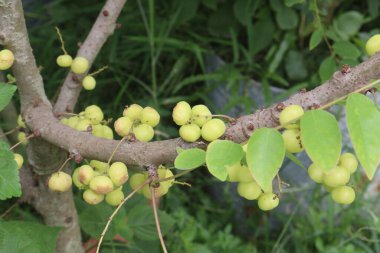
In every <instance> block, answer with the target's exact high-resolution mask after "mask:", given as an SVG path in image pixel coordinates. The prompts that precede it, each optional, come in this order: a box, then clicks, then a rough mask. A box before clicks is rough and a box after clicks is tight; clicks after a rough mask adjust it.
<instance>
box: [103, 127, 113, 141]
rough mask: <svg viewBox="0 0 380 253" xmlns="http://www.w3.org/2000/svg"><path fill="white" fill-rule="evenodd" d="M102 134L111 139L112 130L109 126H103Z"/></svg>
mask: <svg viewBox="0 0 380 253" xmlns="http://www.w3.org/2000/svg"><path fill="white" fill-rule="evenodd" d="M103 131H104V135H103V138H106V139H108V140H113V131H112V129H111V128H110V127H109V126H103Z"/></svg>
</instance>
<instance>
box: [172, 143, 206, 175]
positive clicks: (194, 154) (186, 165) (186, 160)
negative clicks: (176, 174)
mask: <svg viewBox="0 0 380 253" xmlns="http://www.w3.org/2000/svg"><path fill="white" fill-rule="evenodd" d="M205 162H206V152H205V151H204V150H202V149H199V148H191V149H186V150H183V151H181V152H180V153H179V154H178V156H177V157H176V159H175V161H174V167H176V168H177V169H179V170H191V169H195V168H198V167H200V166H201V165H203V164H204V163H205Z"/></svg>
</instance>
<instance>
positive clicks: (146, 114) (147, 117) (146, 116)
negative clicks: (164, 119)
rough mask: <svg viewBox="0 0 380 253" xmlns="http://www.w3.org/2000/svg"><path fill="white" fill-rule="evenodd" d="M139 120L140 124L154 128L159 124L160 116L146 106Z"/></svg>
mask: <svg viewBox="0 0 380 253" xmlns="http://www.w3.org/2000/svg"><path fill="white" fill-rule="evenodd" d="M140 120H141V123H144V124H148V125H149V126H151V127H155V126H157V125H158V123H160V114H159V113H158V112H157V111H156V110H155V109H154V108H152V107H149V106H147V107H145V108H144V109H143V110H142V111H141V119H140Z"/></svg>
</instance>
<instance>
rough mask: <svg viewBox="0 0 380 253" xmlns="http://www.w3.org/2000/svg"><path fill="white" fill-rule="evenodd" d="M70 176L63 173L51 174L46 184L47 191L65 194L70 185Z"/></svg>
mask: <svg viewBox="0 0 380 253" xmlns="http://www.w3.org/2000/svg"><path fill="white" fill-rule="evenodd" d="M72 182H73V181H72V179H71V176H70V175H69V174H67V173H65V172H62V171H60V172H55V173H53V174H51V176H50V178H49V182H48V186H49V189H50V190H52V191H56V192H65V191H67V190H68V189H70V187H71V185H72Z"/></svg>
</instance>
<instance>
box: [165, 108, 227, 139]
mask: <svg viewBox="0 0 380 253" xmlns="http://www.w3.org/2000/svg"><path fill="white" fill-rule="evenodd" d="M172 117H173V121H174V122H175V123H176V124H177V125H178V126H180V128H179V135H180V136H181V138H182V139H183V140H185V141H187V142H195V141H197V140H198V139H199V138H200V137H201V136H202V138H203V139H204V140H206V141H209V142H211V141H214V140H216V139H218V138H220V137H221V136H222V135H223V134H224V132H225V131H226V126H225V124H224V122H223V121H222V120H220V119H213V118H212V114H211V112H210V110H209V109H208V108H207V106H205V105H195V106H193V107H191V106H190V105H189V104H188V103H187V102H185V101H181V102H178V103H177V105H176V106H175V107H174V109H173V114H172Z"/></svg>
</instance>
